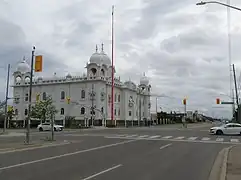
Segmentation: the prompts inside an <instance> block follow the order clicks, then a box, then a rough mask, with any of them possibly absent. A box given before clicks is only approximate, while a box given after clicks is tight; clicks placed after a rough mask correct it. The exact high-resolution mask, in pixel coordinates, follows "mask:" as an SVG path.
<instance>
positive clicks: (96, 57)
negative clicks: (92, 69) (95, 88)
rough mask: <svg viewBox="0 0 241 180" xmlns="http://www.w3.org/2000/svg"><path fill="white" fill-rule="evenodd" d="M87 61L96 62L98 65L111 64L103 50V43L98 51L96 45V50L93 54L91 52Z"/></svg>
mask: <svg viewBox="0 0 241 180" xmlns="http://www.w3.org/2000/svg"><path fill="white" fill-rule="evenodd" d="M89 62H90V63H96V64H98V65H100V64H105V65H111V60H110V58H109V57H108V56H107V54H106V53H105V52H104V44H103V43H102V48H101V52H100V53H99V52H98V47H97V45H96V52H95V53H94V54H92V56H91V57H90V61H89Z"/></svg>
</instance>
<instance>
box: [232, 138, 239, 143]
mask: <svg viewBox="0 0 241 180" xmlns="http://www.w3.org/2000/svg"><path fill="white" fill-rule="evenodd" d="M230 141H231V142H239V139H230Z"/></svg>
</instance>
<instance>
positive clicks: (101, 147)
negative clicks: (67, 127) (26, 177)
mask: <svg viewBox="0 0 241 180" xmlns="http://www.w3.org/2000/svg"><path fill="white" fill-rule="evenodd" d="M134 141H138V140H137V139H134V140H129V141H122V142H119V143H114V144H108V145H103V146H98V147H94V148H90V149H85V150H81V151H76V152H72V153H66V154H62V155H59V156H52V157H48V158H43V159H38V160H34V161H28V162H24V163H20V164H14V165H10V166H5V167H0V171H2V170H7V169H12V168H16V167H21V166H26V165H29V164H34V163H39V162H44V161H49V160H54V159H59V158H62V157H67V156H72V155H76V154H81V153H85V152H90V151H95V150H99V149H104V148H108V147H113V146H118V145H121V144H127V143H130V142H134Z"/></svg>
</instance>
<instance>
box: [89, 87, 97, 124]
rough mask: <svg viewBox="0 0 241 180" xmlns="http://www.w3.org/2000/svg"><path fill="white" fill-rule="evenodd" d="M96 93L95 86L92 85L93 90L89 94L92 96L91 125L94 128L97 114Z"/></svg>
mask: <svg viewBox="0 0 241 180" xmlns="http://www.w3.org/2000/svg"><path fill="white" fill-rule="evenodd" d="M95 94H96V93H95V92H94V84H92V88H91V91H90V92H89V95H90V100H91V108H90V110H91V121H92V122H91V124H92V126H94V112H95V108H96V107H95V106H94V100H95Z"/></svg>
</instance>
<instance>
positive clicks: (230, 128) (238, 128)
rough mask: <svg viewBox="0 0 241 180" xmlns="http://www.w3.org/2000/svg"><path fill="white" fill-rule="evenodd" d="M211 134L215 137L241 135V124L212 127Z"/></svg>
mask: <svg viewBox="0 0 241 180" xmlns="http://www.w3.org/2000/svg"><path fill="white" fill-rule="evenodd" d="M210 133H211V134H217V135H222V134H226V135H241V124H238V123H228V124H222V125H221V126H217V127H212V128H211V129H210Z"/></svg>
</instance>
